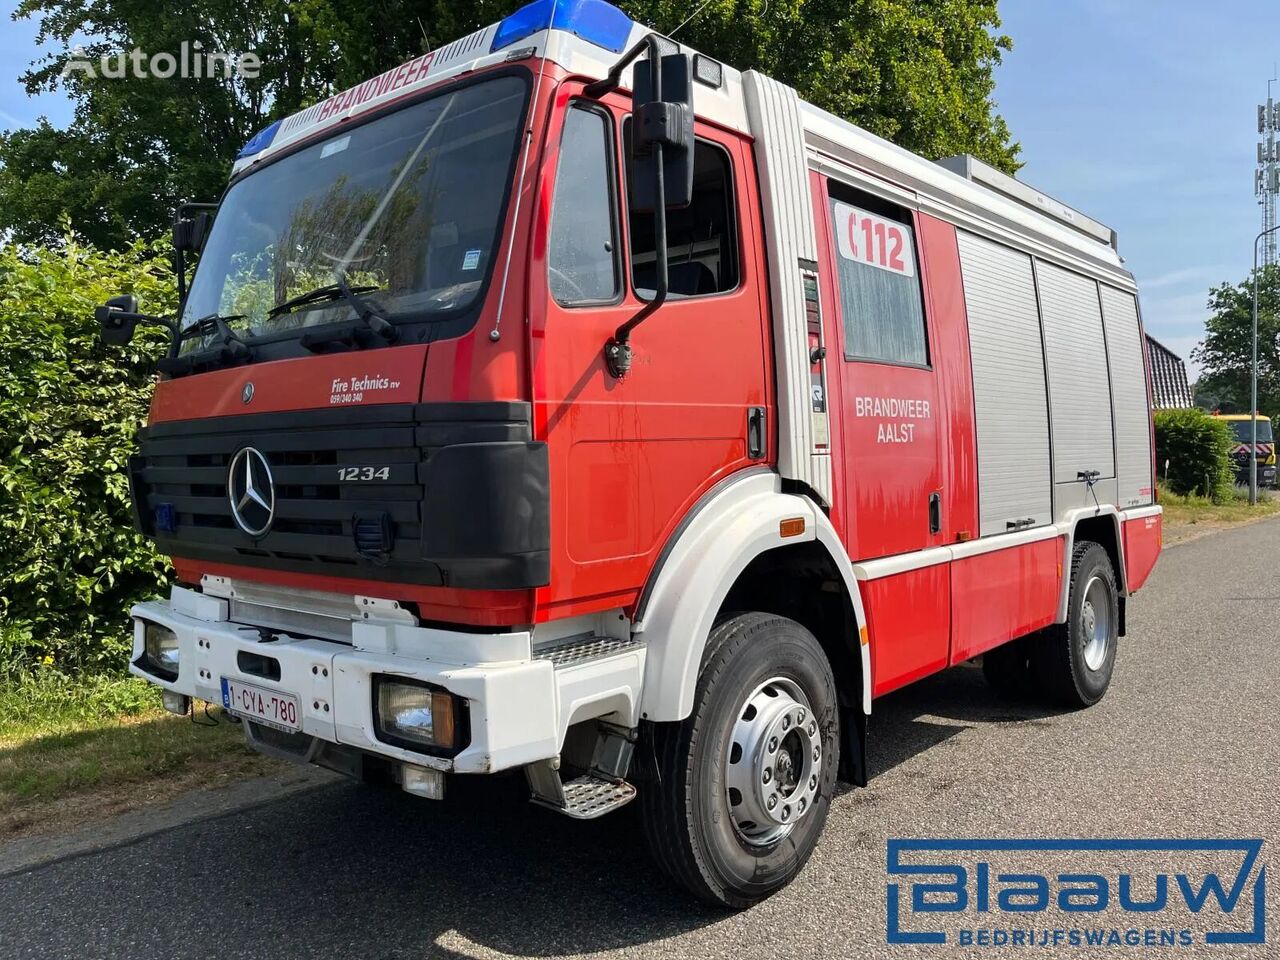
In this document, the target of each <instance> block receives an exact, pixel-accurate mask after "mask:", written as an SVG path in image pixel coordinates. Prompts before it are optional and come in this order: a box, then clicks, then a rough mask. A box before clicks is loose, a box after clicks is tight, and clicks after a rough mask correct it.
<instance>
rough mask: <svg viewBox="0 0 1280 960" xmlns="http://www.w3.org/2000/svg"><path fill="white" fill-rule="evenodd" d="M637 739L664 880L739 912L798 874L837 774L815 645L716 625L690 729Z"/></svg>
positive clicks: (646, 816)
mask: <svg viewBox="0 0 1280 960" xmlns="http://www.w3.org/2000/svg"><path fill="white" fill-rule="evenodd" d="M645 738H646V740H647V741H648V742H647V743H642V744H641V746H640V756H641V758H642V759H643V760H645V761H647V762H648V763H649V764H651V766H652V769H650V770H649V778H648V779H649V782H648V783H646V784H645V787H646V788H647V789H641V790H640V797H639V799H640V808H641V815H642V817H643V820H644V828H645V837H646V840H647V841H648V844H649V849H650V851H651V852H652V854H653V857H654V859H655V860H656V861H657V863H658V865H659V866H660V867H661V868H662V869H663V870H664V871H665V872H666V873H667V874H668V875H669V876H670V877H671V878H672V879H674V880H675V881H676V882H677V883H679V884H680V885H681V886H683V887H685V889H687V890H689V891H690V892H691V893H692V894H694V895H695V896H696V897H698V898H700V899H702V900H704V901H706V902H708V903H711V904H715V905H718V906H723V907H730V908H733V909H742V908H745V907H749V906H751V905H753V904H755V903H758V902H759V901H761V900H763V899H764V898H765V897H768V896H769V895H770V894H772V893H774V892H775V891H777V890H779V889H781V888H782V887H784V886H786V885H787V884H788V883H789V882H790V881H791V880H792V879H793V878H794V877H795V876H796V874H797V873H799V872H800V869H801V868H802V867H803V866H804V864H805V862H806V861H807V860H808V859H809V855H810V854H811V853H812V852H813V849H814V847H815V846H816V845H817V842H818V838H819V836H821V834H822V828H823V826H824V824H825V823H826V819H827V811H828V809H829V807H830V804H831V797H832V795H833V793H834V790H835V781H836V771H837V769H838V767H839V765H840V720H839V703H838V699H837V695H836V685H835V678H834V677H833V676H832V672H831V666H830V664H829V663H828V662H827V657H826V654H825V653H824V652H823V650H822V647H821V646H820V645H819V643H818V641H817V640H816V639H815V638H814V636H813V634H811V633H810V632H809V631H808V630H806V629H805V628H804V627H802V626H801V625H800V624H798V623H796V622H794V621H792V620H788V619H786V618H785V617H779V616H775V615H773V614H768V613H744V614H740V615H737V616H734V617H732V618H730V619H728V620H725V621H723V622H722V623H720V624H718V625H717V626H716V627H715V628H714V629H713V630H712V631H711V636H710V637H709V638H708V640H707V646H706V650H705V652H704V654H703V659H702V669H701V673H700V675H699V677H698V685H697V689H696V691H695V693H694V701H693V709H692V711H691V713H690V715H689V717H688V718H687V719H686V720H683V721H681V722H678V723H655V724H649V725H648V727H647V728H646V732H645ZM771 800H772V805H771V803H770V801H771ZM784 811H785V812H784Z"/></svg>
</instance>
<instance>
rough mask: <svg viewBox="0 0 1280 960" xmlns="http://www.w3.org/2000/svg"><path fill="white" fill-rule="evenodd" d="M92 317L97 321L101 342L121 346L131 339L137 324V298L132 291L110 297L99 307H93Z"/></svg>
mask: <svg viewBox="0 0 1280 960" xmlns="http://www.w3.org/2000/svg"><path fill="white" fill-rule="evenodd" d="M93 318H94V319H95V320H97V321H98V327H99V329H100V332H99V337H100V338H101V340H102V342H103V343H109V344H112V345H113V346H117V347H123V346H124V345H125V344H127V343H128V342H129V341H130V340H132V339H133V331H134V328H135V327H137V325H138V298H137V297H135V296H134V295H133V294H132V293H126V294H124V295H123V296H119V297H112V298H111V299H110V300H108V301H107V302H106V303H104V304H103V305H102V306H100V307H95V308H94V311H93Z"/></svg>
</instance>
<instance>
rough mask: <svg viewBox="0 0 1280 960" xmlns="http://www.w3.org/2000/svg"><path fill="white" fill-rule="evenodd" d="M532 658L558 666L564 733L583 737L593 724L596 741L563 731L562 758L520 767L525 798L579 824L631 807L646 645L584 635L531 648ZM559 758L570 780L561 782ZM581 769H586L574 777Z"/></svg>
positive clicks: (614, 638) (631, 639) (632, 638)
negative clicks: (630, 777) (630, 773)
mask: <svg viewBox="0 0 1280 960" xmlns="http://www.w3.org/2000/svg"><path fill="white" fill-rule="evenodd" d="M533 658H534V659H535V660H549V661H551V663H552V665H553V666H554V668H555V676H556V695H557V700H558V702H559V705H560V710H561V711H562V713H563V717H564V719H562V723H570V722H572V724H574V726H572V727H570V728H569V729H570V730H578V731H579V732H580V733H585V732H586V730H585V729H584V725H586V724H592V726H593V727H594V736H593V737H590V738H589V739H583V738H582V737H581V736H579V737H578V738H577V739H573V738H570V737H568V735H567V734H565V732H564V729H562V736H565V737H566V741H565V743H563V744H562V745H561V750H562V756H560V757H555V758H553V759H551V760H543V761H541V762H539V763H531V764H528V765H526V766H525V768H524V769H525V776H526V777H527V778H528V780H529V791H530V793H531V794H532V796H531V797H530V799H531V800H532V801H533V802H534V803H536V804H538V805H540V806H543V807H547V808H549V809H551V810H555V811H557V812H559V813H563V814H564V815H565V816H569V817H573V818H574V819H577V820H592V819H594V818H596V817H602V816H604V815H605V814H606V813H609V812H611V811H613V810H616V809H618V808H619V807H621V806H624V805H625V804H627V803H630V802H631V801H632V800H633V799H634V798H635V795H636V788H635V787H634V786H632V785H631V784H630V783H628V782H627V781H626V776H627V773H628V771H629V770H630V767H631V755H632V753H633V751H634V750H635V743H636V731H635V729H634V728H633V726H632V725H634V724H635V723H637V722H638V721H637V716H636V714H637V712H638V710H639V702H640V688H641V686H642V684H643V683H644V661H645V644H644V641H642V640H639V639H637V638H635V637H631V636H627V637H607V636H601V635H599V634H596V633H592V632H588V633H582V634H578V635H577V636H572V637H565V638H564V639H562V640H558V641H555V642H552V643H548V644H546V645H544V646H542V647H538V648H535V649H534V651H533ZM610 721H615V722H610ZM616 721H621V723H618V722H616ZM586 729H590V728H586ZM570 739H573V743H572V744H571V743H570V742H569V741H570ZM562 759H563V760H564V761H565V768H566V773H568V774H569V775H570V777H571V779H568V780H565V779H563V778H562V777H561V760H562ZM579 771H585V772H584V773H582V775H581V776H575V775H574V774H577V773H578V772H579Z"/></svg>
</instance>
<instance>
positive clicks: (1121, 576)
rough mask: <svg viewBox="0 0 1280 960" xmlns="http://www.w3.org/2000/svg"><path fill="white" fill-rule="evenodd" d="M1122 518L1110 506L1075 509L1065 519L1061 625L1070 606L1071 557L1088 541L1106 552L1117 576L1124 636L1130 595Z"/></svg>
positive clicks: (1060, 591)
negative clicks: (1076, 549) (1082, 541)
mask: <svg viewBox="0 0 1280 960" xmlns="http://www.w3.org/2000/svg"><path fill="white" fill-rule="evenodd" d="M1121 523H1122V518H1121V516H1120V514H1119V513H1118V512H1117V511H1116V509H1115V508H1114V507H1112V506H1110V505H1109V504H1108V505H1106V506H1103V507H1101V508H1095V509H1085V510H1076V511H1072V512H1071V513H1070V514H1068V516H1067V518H1066V520H1065V526H1066V541H1065V543H1064V544H1063V556H1062V584H1061V587H1060V588H1059V591H1058V618H1057V621H1056V622H1058V623H1065V622H1066V620H1067V603H1068V600H1069V599H1070V596H1071V557H1072V555H1073V554H1074V553H1075V548H1076V544H1077V543H1079V542H1080V541H1081V540H1089V541H1091V542H1093V543H1096V544H1098V545H1099V546H1101V547H1102V548H1103V549H1104V550H1106V551H1107V556H1108V557H1110V559H1111V567H1112V569H1113V570H1114V571H1115V575H1116V595H1117V598H1118V600H1119V603H1120V624H1119V627H1120V634H1121V635H1122V636H1123V635H1124V627H1125V605H1126V600H1127V598H1128V596H1129V590H1128V580H1127V574H1126V572H1125V565H1124V533H1123V531H1122V530H1121Z"/></svg>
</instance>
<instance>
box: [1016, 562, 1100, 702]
mask: <svg viewBox="0 0 1280 960" xmlns="http://www.w3.org/2000/svg"><path fill="white" fill-rule="evenodd" d="M1119 631H1120V601H1119V599H1118V594H1117V591H1116V575H1115V571H1114V570H1113V569H1112V567H1111V558H1110V556H1108V555H1107V551H1106V549H1105V548H1103V547H1102V546H1101V545H1100V544H1097V543H1093V542H1091V541H1088V540H1084V541H1081V542H1080V543H1077V544H1076V546H1075V550H1074V551H1072V554H1071V595H1070V596H1069V597H1068V599H1067V621H1066V623H1060V624H1055V625H1054V626H1052V627H1049V628H1047V629H1045V630H1043V631H1042V632H1041V633H1040V635H1039V636H1038V637H1037V639H1036V643H1035V645H1034V646H1033V648H1032V651H1031V667H1032V670H1033V672H1034V673H1035V676H1036V679H1037V680H1038V681H1039V683H1040V687H1041V689H1042V690H1043V691H1044V693H1045V695H1046V696H1047V697H1048V698H1049V699H1050V700H1052V701H1053V702H1054V703H1056V704H1059V705H1061V706H1065V707H1088V706H1092V705H1093V704H1095V703H1097V702H1098V701H1099V700H1101V699H1102V695H1103V694H1105V693H1106V692H1107V687H1109V686H1110V685H1111V674H1112V672H1113V671H1114V670H1115V665H1116V646H1117V641H1118V640H1119V636H1120V632H1119Z"/></svg>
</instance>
